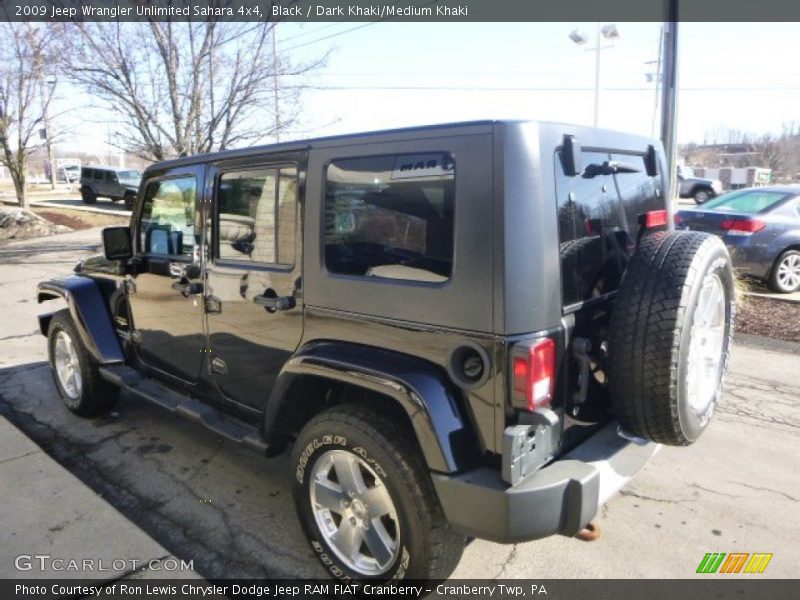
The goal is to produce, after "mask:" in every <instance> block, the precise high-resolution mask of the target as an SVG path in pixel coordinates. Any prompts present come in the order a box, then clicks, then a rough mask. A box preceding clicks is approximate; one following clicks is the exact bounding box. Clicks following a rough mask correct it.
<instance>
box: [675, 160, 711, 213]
mask: <svg viewBox="0 0 800 600" xmlns="http://www.w3.org/2000/svg"><path fill="white" fill-rule="evenodd" d="M721 193H722V182H721V181H720V180H719V179H705V178H704V177H697V176H695V174H694V171H693V170H692V168H691V167H686V166H683V165H681V166H679V167H678V195H679V196H680V197H681V198H693V199H694V201H695V203H696V204H703V203H705V202H707V201H708V200H710V199H711V198H713V197H715V196H718V195H719V194H721Z"/></svg>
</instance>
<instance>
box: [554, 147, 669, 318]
mask: <svg viewBox="0 0 800 600" xmlns="http://www.w3.org/2000/svg"><path fill="white" fill-rule="evenodd" d="M559 159H560V156H559ZM582 162H583V167H584V171H583V174H582V175H578V176H576V177H567V176H565V175H564V173H563V170H562V168H561V164H560V160H557V161H556V194H557V202H558V235H559V251H560V256H561V285H562V298H563V304H564V306H569V305H574V304H578V303H581V302H585V301H587V300H591V299H593V298H599V297H602V296H604V295H606V294H608V293H610V292H613V291H615V290H616V289H617V287H618V286H619V282H620V279H621V278H622V273H623V272H624V271H625V267H626V265H627V263H628V259H629V258H630V255H631V253H632V252H633V250H634V247H635V238H636V228H637V227H638V222H637V219H638V215H640V214H642V213H645V212H647V211H651V210H659V209H663V208H664V201H663V199H661V198H660V197H659V191H658V180H657V178H654V177H650V176H648V175H647V173H646V170H645V164H644V159H643V157H642V156H636V155H625V154H608V153H605V152H584V153H583V154H582ZM612 171H616V174H612Z"/></svg>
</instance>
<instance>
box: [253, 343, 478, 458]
mask: <svg viewBox="0 0 800 600" xmlns="http://www.w3.org/2000/svg"><path fill="white" fill-rule="evenodd" d="M341 403H357V404H360V405H363V406H366V407H369V408H372V409H375V410H379V411H380V412H381V413H383V414H389V415H391V416H393V417H395V418H396V419H397V420H398V421H397V422H398V424H399V426H400V427H404V428H407V429H408V430H409V431H410V432H411V433H412V434H413V437H414V439H415V440H416V443H417V445H418V446H419V449H420V451H421V452H422V455H423V457H424V459H425V462H426V464H427V465H428V468H430V469H431V470H433V471H437V472H443V473H454V472H458V471H461V470H464V469H466V468H470V467H472V466H475V464H476V463H477V460H478V456H477V453H476V451H475V448H477V444H476V442H475V441H474V436H473V434H472V432H471V430H470V428H469V427H468V420H467V419H466V418H465V416H464V414H463V409H462V406H463V405H462V403H461V402H460V398H459V396H458V395H457V393H456V392H455V391H454V389H453V388H452V386H450V385H449V384H448V382H447V381H446V379H444V378H443V375H442V374H440V373H439V372H438V370H437V369H436V367H435V366H434V365H432V364H430V363H428V362H427V361H424V360H421V359H419V358H415V357H411V356H407V355H404V354H400V353H395V352H390V351H387V350H384V349H380V348H372V347H368V346H361V345H358V344H351V343H339V342H314V343H310V344H308V345H306V346H304V347H303V348H302V349H301V350H300V351H298V352H297V353H296V354H295V355H294V356H293V357H292V358H291V359H290V360H289V361H288V362H287V363H286V365H284V368H283V370H282V371H281V373H280V375H279V376H278V378H277V381H276V384H275V386H274V388H273V390H272V393H271V394H270V397H269V399H268V400H267V406H266V410H265V413H264V437H265V439H266V441H267V442H268V443H276V444H277V445H278V447H280V446H281V445H282V443H285V442H286V441H287V439H288V437H289V436H291V435H294V434H296V433H298V432H299V430H300V429H302V427H303V426H304V425H305V423H306V422H308V421H309V420H310V419H311V418H312V417H313V416H314V415H316V414H318V413H319V412H320V411H322V410H325V409H326V408H328V407H329V406H332V405H335V404H341Z"/></svg>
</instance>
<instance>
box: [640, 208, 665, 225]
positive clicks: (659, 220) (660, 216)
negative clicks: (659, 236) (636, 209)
mask: <svg viewBox="0 0 800 600" xmlns="http://www.w3.org/2000/svg"><path fill="white" fill-rule="evenodd" d="M666 224H667V211H665V210H651V211H650V212H648V213H646V214H645V218H644V226H645V227H647V229H652V228H653V227H661V226H663V225H666Z"/></svg>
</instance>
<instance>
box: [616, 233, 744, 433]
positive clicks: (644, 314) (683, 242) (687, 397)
mask: <svg viewBox="0 0 800 600" xmlns="http://www.w3.org/2000/svg"><path fill="white" fill-rule="evenodd" d="M733 283H734V278H733V268H732V266H731V261H730V257H729V256H728V252H727V250H726V249H725V246H724V244H723V243H722V242H721V241H720V240H719V238H717V237H716V236H711V235H708V234H705V233H700V232H659V233H654V234H651V235H648V236H646V237H645V238H644V239H643V240H642V242H641V243H640V245H639V248H638V249H637V251H636V252H635V253H634V255H633V257H632V258H631V261H630V263H629V265H628V269H627V271H626V272H625V275H624V277H623V280H622V283H621V284H620V287H619V290H618V293H617V298H616V299H615V301H614V308H613V310H612V314H611V322H610V339H609V373H608V375H609V394H610V397H611V403H612V406H613V408H614V412H615V415H616V417H617V419H618V420H619V422H620V425H621V426H622V428H623V429H624V430H626V431H627V432H628V433H631V434H633V435H636V436H638V437H642V438H645V439H649V440H652V441H655V442H660V443H663V444H670V445H677V446H680V445H688V444H691V443H692V442H694V441H695V440H696V439H697V438H698V437H699V436H700V434H701V433H702V432H703V431H704V430H705V428H706V427H707V426H708V423H709V421H710V419H711V417H712V415H713V414H714V409H715V408H716V405H717V402H718V400H719V397H720V393H721V389H722V377H723V374H724V372H725V369H726V366H727V362H728V354H729V349H730V341H731V335H732V331H733V316H734V310H735V309H734V287H733Z"/></svg>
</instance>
